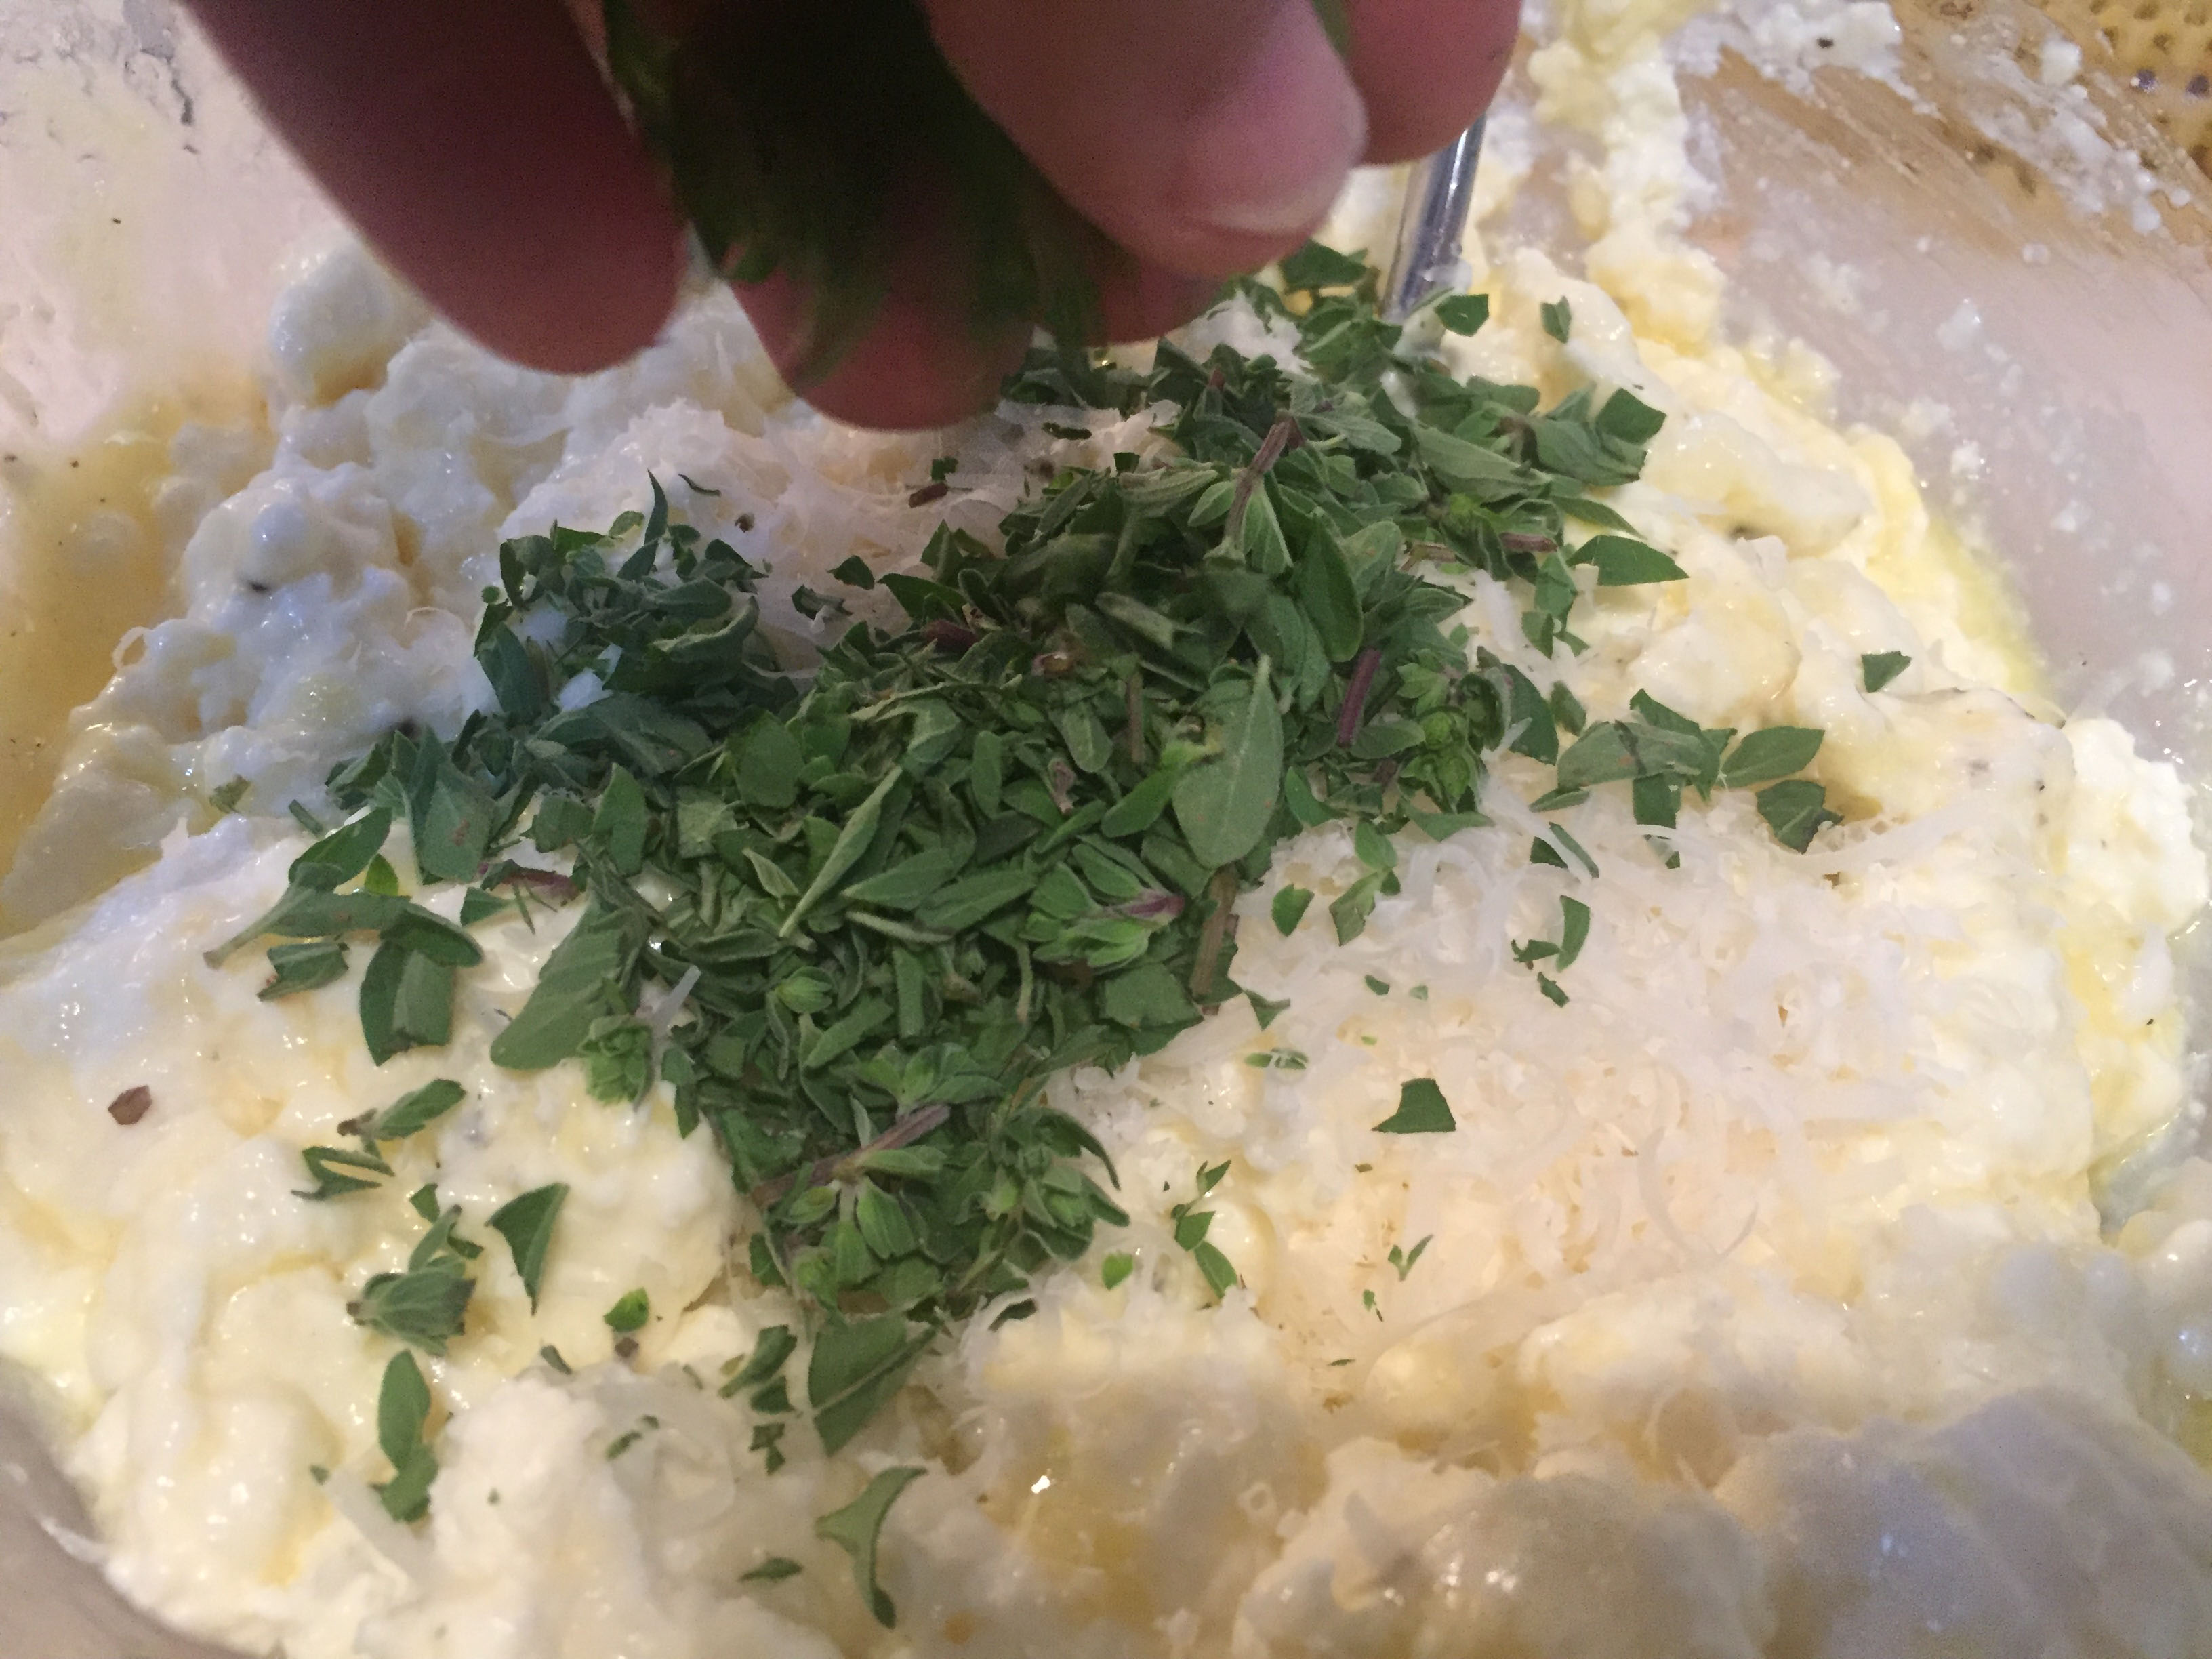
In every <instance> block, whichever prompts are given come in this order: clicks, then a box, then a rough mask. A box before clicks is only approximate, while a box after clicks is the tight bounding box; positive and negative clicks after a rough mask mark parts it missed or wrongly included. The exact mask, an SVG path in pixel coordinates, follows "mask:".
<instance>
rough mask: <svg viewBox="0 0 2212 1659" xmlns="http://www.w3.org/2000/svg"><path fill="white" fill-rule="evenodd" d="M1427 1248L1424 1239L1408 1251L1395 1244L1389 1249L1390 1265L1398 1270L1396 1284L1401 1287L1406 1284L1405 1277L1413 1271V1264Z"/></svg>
mask: <svg viewBox="0 0 2212 1659" xmlns="http://www.w3.org/2000/svg"><path fill="white" fill-rule="evenodd" d="M1430 1237H1431V1238H1432V1237H1435V1235H1434V1234H1431V1235H1430ZM1428 1248H1429V1239H1428V1238H1424V1239H1423V1240H1422V1241H1421V1242H1420V1243H1418V1244H1416V1245H1414V1246H1413V1249H1410V1250H1405V1249H1400V1248H1399V1247H1398V1246H1397V1245H1395V1244H1393V1245H1392V1246H1391V1247H1390V1265H1391V1266H1392V1267H1395V1268H1396V1269H1397V1270H1398V1282H1399V1283H1400V1284H1401V1285H1402V1284H1404V1283H1405V1282H1406V1275H1407V1273H1411V1272H1413V1264H1414V1263H1415V1262H1417V1261H1419V1260H1420V1259H1421V1252H1422V1251H1424V1250H1425V1249H1428Z"/></svg>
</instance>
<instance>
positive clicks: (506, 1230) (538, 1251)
mask: <svg viewBox="0 0 2212 1659" xmlns="http://www.w3.org/2000/svg"><path fill="white" fill-rule="evenodd" d="M567 1201H568V1183H566V1182H559V1181H556V1182H553V1183H552V1184H551V1185H550V1186H545V1187H538V1188H532V1190H530V1191H529V1192H526V1193H524V1194H520V1196H519V1197H515V1198H511V1199H509V1200H507V1202H506V1203H504V1204H502V1205H501V1206H499V1208H497V1209H496V1210H494V1211H493V1212H491V1217H490V1218H489V1220H488V1221H487V1222H486V1223H485V1224H484V1225H487V1226H489V1228H490V1229H491V1230H492V1231H494V1232H495V1233H497V1234H498V1235H499V1236H500V1237H501V1238H503V1239H505V1240H506V1241H507V1254H508V1255H512V1256H513V1258H514V1271H515V1272H516V1273H518V1274H520V1276H521V1279H522V1289H523V1292H524V1294H526V1296H528V1297H529V1298H530V1307H531V1311H532V1312H533V1313H534V1312H536V1311H537V1309H538V1286H539V1285H542V1284H543V1283H544V1279H545V1255H546V1252H547V1251H548V1250H549V1249H551V1248H552V1244H553V1225H554V1223H555V1222H556V1221H557V1220H559V1218H560V1215H561V1206H562V1205H563V1204H564V1203H566V1202H567Z"/></svg>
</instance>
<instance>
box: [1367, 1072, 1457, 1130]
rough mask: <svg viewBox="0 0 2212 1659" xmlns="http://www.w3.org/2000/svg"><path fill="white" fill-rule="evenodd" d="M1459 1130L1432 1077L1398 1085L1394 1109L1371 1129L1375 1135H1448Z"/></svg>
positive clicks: (1449, 1107) (1409, 1080) (1440, 1090)
mask: <svg viewBox="0 0 2212 1659" xmlns="http://www.w3.org/2000/svg"><path fill="white" fill-rule="evenodd" d="M1458 1127H1459V1120H1458V1119H1456V1118H1455V1117H1454V1116H1453V1115H1452V1109H1451V1106H1450V1104H1449V1103H1448V1102H1447V1101H1446V1100H1445V1099H1444V1091H1443V1090H1442V1089H1439V1088H1438V1087H1437V1080H1436V1079H1434V1078H1432V1077H1417V1078H1410V1079H1407V1081H1406V1082H1404V1083H1403V1084H1401V1085H1399V1088H1398V1109H1397V1110H1396V1111H1395V1112H1393V1113H1391V1114H1390V1115H1389V1116H1388V1117H1386V1118H1384V1119H1383V1121H1381V1122H1380V1123H1378V1124H1376V1126H1375V1132H1376V1133H1377V1134H1385V1135H1437V1134H1449V1133H1451V1132H1452V1131H1453V1130H1454V1129H1456V1128H1458Z"/></svg>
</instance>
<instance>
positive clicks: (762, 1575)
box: [738, 1555, 805, 1584]
mask: <svg viewBox="0 0 2212 1659" xmlns="http://www.w3.org/2000/svg"><path fill="white" fill-rule="evenodd" d="M804 1571H805V1568H804V1567H802V1566H800V1565H799V1563H798V1562H796V1561H794V1560H793V1559H791V1558H790V1557H789V1556H787V1555H771V1556H769V1557H768V1558H767V1559H764V1560H763V1562H762V1563H761V1564H760V1565H758V1566H757V1567H755V1568H754V1569H753V1570H752V1571H750V1572H741V1573H739V1574H738V1583H740V1584H775V1583H781V1582H782V1581H783V1580H785V1579H787V1578H792V1577H797V1576H798V1575H799V1573H802V1572H804Z"/></svg>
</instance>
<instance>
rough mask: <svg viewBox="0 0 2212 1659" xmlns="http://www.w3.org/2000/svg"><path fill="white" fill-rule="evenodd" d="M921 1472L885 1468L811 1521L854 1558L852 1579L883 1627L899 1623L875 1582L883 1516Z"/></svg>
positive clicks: (817, 1531) (818, 1532)
mask: <svg viewBox="0 0 2212 1659" xmlns="http://www.w3.org/2000/svg"><path fill="white" fill-rule="evenodd" d="M922 1474H923V1471H922V1470H921V1469H918V1468H896V1469H885V1470H884V1472H883V1473H882V1474H878V1476H876V1478H875V1479H874V1480H871V1481H869V1482H868V1484H867V1486H866V1489H864V1490H863V1491H862V1492H861V1493H860V1496H859V1497H858V1498H854V1500H853V1501H852V1502H851V1503H849V1504H846V1505H845V1506H844V1508H842V1509H839V1510H831V1511H830V1512H829V1514H827V1515H825V1516H822V1517H821V1518H820V1519H819V1520H817V1522H815V1523H814V1535H815V1536H816V1537H817V1538H823V1539H827V1540H828V1541H829V1542H830V1543H832V1544H835V1545H836V1546H837V1547H838V1548H839V1549H842V1550H843V1551H844V1552H845V1553H846V1554H848V1555H849V1556H851V1557H852V1558H853V1583H854V1584H855V1585H857V1586H858V1587H859V1589H860V1600H861V1601H863V1602H865V1603H866V1606H867V1608H868V1610H869V1611H870V1612H871V1613H874V1614H875V1616H876V1622H877V1623H878V1624H879V1625H881V1626H883V1627H884V1629H885V1630H889V1629H891V1628H892V1627H893V1626H896V1624H897V1623H898V1613H897V1610H896V1608H894V1607H892V1605H891V1598H890V1596H889V1595H885V1594H884V1589H883V1586H882V1585H880V1584H878V1583H876V1550H877V1547H878V1543H879V1542H880V1541H881V1539H882V1536H883V1530H884V1516H888V1515H889V1514H890V1509H891V1505H892V1504H895V1503H896V1502H897V1501H898V1495H899V1494H900V1493H901V1492H904V1491H905V1490H906V1489H907V1486H908V1483H909V1482H911V1481H915V1480H920V1479H921V1476H922Z"/></svg>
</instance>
